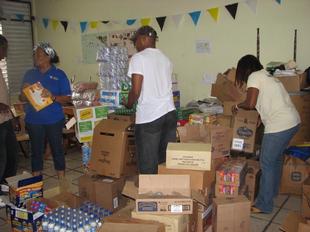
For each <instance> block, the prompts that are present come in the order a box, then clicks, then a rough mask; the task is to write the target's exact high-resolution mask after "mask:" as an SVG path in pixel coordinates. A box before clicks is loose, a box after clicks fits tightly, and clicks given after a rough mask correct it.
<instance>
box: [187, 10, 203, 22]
mask: <svg viewBox="0 0 310 232" xmlns="http://www.w3.org/2000/svg"><path fill="white" fill-rule="evenodd" d="M200 14H201V11H194V12H190V13H189V15H190V16H191V18H192V20H193V23H194V24H195V26H196V25H197V23H198V20H199V17H200Z"/></svg>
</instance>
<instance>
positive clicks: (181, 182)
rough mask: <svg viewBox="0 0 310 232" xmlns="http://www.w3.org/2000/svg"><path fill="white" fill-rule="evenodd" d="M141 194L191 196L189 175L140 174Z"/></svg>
mask: <svg viewBox="0 0 310 232" xmlns="http://www.w3.org/2000/svg"><path fill="white" fill-rule="evenodd" d="M138 193H139V194H150V193H154V194H156V193H161V194H163V195H180V196H183V197H184V196H185V197H190V196H191V189H190V176H189V175H139V191H138Z"/></svg>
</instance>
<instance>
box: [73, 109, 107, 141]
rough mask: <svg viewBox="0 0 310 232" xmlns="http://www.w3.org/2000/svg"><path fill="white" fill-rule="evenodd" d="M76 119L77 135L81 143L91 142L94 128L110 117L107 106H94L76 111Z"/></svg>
mask: <svg viewBox="0 0 310 232" xmlns="http://www.w3.org/2000/svg"><path fill="white" fill-rule="evenodd" d="M74 116H75V119H76V127H75V135H76V137H77V139H78V140H79V142H80V143H84V142H91V141H92V139H93V133H94V128H95V127H96V125H97V124H98V123H99V122H100V121H101V120H102V119H106V118H107V116H108V108H107V107H106V106H93V107H86V108H81V109H75V111H74Z"/></svg>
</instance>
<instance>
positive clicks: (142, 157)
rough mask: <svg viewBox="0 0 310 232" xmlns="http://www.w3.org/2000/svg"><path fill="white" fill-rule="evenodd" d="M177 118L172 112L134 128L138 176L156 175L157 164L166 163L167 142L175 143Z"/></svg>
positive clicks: (174, 112)
mask: <svg viewBox="0 0 310 232" xmlns="http://www.w3.org/2000/svg"><path fill="white" fill-rule="evenodd" d="M176 128H177V118H176V111H175V110H173V111H171V112H169V113H167V114H165V115H163V116H162V117H160V118H158V119H156V120H154V121H152V122H149V123H143V124H136V126H135V140H136V147H137V157H138V159H137V160H138V167H139V172H140V174H157V171H158V164H160V163H164V162H165V161H166V149H167V144H168V142H176Z"/></svg>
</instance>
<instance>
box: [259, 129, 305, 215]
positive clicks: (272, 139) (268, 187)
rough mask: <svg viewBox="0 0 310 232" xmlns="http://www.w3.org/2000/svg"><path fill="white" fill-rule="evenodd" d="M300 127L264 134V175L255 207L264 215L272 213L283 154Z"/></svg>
mask: <svg viewBox="0 0 310 232" xmlns="http://www.w3.org/2000/svg"><path fill="white" fill-rule="evenodd" d="M298 129H299V125H297V126H295V127H293V128H290V129H288V130H285V131H280V132H277V133H267V134H264V137H263V141H262V147H261V152H260V165H261V169H262V175H261V179H260V186H259V192H258V196H257V198H256V202H255V207H256V208H258V209H260V210H261V211H262V212H264V213H271V212H272V209H273V198H274V197H275V196H277V195H278V192H279V186H280V182H281V175H282V166H283V158H284V156H283V152H284V150H285V149H286V147H287V146H288V144H289V142H290V140H291V139H292V137H293V136H294V135H295V134H296V132H297V131H298Z"/></svg>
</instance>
